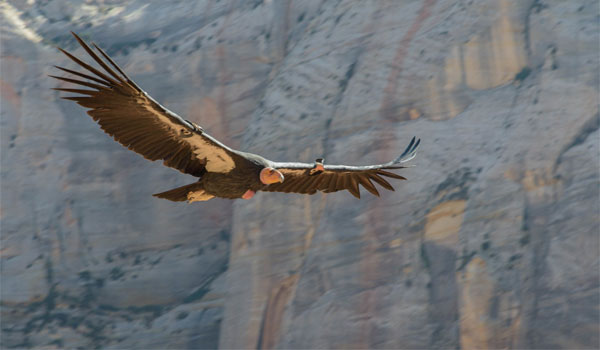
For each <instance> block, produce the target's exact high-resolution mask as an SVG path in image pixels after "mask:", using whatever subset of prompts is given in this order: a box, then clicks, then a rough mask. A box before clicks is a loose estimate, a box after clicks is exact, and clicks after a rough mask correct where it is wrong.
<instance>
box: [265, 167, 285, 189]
mask: <svg viewBox="0 0 600 350" xmlns="http://www.w3.org/2000/svg"><path fill="white" fill-rule="evenodd" d="M260 182H262V183H263V184H265V185H269V184H274V183H277V182H283V174H282V173H281V172H280V171H279V170H277V169H274V168H271V167H267V168H264V169H263V170H261V171H260Z"/></svg>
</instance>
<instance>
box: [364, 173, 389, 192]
mask: <svg viewBox="0 0 600 350" xmlns="http://www.w3.org/2000/svg"><path fill="white" fill-rule="evenodd" d="M370 177H371V180H373V181H375V182H377V183H378V184H380V185H381V186H382V187H384V188H385V189H387V190H390V191H394V187H392V185H390V183H389V182H387V181H386V180H385V179H384V178H382V177H381V176H379V175H377V174H370Z"/></svg>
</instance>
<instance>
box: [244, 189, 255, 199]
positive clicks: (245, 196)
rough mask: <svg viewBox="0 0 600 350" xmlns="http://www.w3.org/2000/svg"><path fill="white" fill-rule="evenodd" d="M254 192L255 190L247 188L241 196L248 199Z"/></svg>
mask: <svg viewBox="0 0 600 350" xmlns="http://www.w3.org/2000/svg"><path fill="white" fill-rule="evenodd" d="M255 194H256V192H254V191H252V190H248V191H246V192H245V193H244V194H243V195H242V198H243V199H250V198H252V197H254V195H255Z"/></svg>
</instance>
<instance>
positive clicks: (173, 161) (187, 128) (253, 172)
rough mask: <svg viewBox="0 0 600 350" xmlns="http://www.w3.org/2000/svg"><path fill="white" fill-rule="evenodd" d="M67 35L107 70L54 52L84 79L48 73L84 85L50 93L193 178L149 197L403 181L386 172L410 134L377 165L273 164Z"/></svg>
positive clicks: (396, 163) (198, 197)
mask: <svg viewBox="0 0 600 350" xmlns="http://www.w3.org/2000/svg"><path fill="white" fill-rule="evenodd" d="M73 35H74V36H75V38H76V39H77V41H78V42H79V43H80V44H81V46H82V47H83V48H84V49H85V50H86V52H87V53H88V54H89V55H90V56H91V57H92V58H93V59H94V60H95V61H96V62H97V63H98V64H99V65H100V66H101V67H102V69H103V70H104V71H105V72H106V73H107V74H106V73H104V72H102V71H100V70H98V69H96V68H94V67H92V66H90V65H89V64H87V63H85V62H83V61H81V60H80V59H78V58H76V57H75V56H73V55H72V54H70V53H68V52H66V51H64V50H62V49H60V50H61V51H62V52H63V53H65V54H66V55H67V56H68V57H69V58H70V59H72V60H73V61H75V62H76V63H77V64H79V65H80V66H81V67H83V68H85V69H86V70H87V72H86V73H81V72H77V71H74V70H70V69H66V68H61V67H57V68H59V69H61V70H63V71H65V72H67V73H70V74H72V75H75V76H77V77H81V78H85V79H86V81H84V80H79V79H73V78H66V77H58V76H52V77H54V78H56V79H59V80H62V81H66V82H68V83H72V84H77V85H79V86H83V87H88V88H91V89H92V90H90V89H72V88H56V89H55V90H60V91H66V92H71V93H77V94H79V95H83V96H67V97H63V98H65V99H68V100H73V101H76V102H77V103H78V104H80V105H82V106H84V107H87V108H90V110H89V111H88V114H89V115H90V116H91V117H92V118H93V119H94V120H95V121H96V122H98V124H100V127H101V128H102V129H103V130H104V131H105V132H106V133H107V134H109V135H111V136H113V138H114V139H115V140H116V141H118V142H119V143H121V144H122V145H123V146H125V147H127V148H129V149H130V150H133V151H135V152H137V153H140V154H141V155H142V156H144V157H145V158H147V159H150V160H159V159H160V160H163V162H164V164H165V165H166V166H169V167H172V168H175V169H178V170H179V171H181V172H183V173H186V174H190V175H193V176H196V177H197V178H198V181H197V182H194V183H192V184H189V185H185V186H181V187H178V188H175V189H172V190H169V191H166V192H162V193H158V194H155V195H154V196H156V197H159V198H165V199H169V200H172V201H188V202H195V201H205V200H209V199H211V198H214V197H220V198H230V199H236V198H244V199H250V198H252V197H253V196H254V194H255V193H256V192H258V191H266V192H286V193H287V192H294V193H304V194H314V193H316V192H318V191H321V192H326V193H328V192H335V191H340V190H348V191H349V192H350V193H352V194H353V195H354V196H355V197H358V198H360V192H359V185H362V186H363V187H364V188H365V189H367V190H368V191H369V192H371V193H373V194H374V195H377V196H379V192H378V191H377V189H376V188H375V186H374V185H373V181H374V182H375V183H377V184H379V185H381V186H382V187H384V188H386V189H388V190H391V191H393V190H394V188H393V187H392V186H391V185H390V184H389V183H388V182H387V181H386V180H385V179H384V177H391V178H395V179H400V180H406V179H405V178H404V177H402V176H400V175H398V174H395V173H392V172H390V171H388V170H390V169H399V168H404V167H405V166H403V165H401V164H402V163H405V162H407V161H408V160H410V159H412V158H414V156H415V151H416V148H417V146H418V145H419V140H417V141H415V138H413V139H412V141H411V142H410V144H409V146H408V147H407V148H406V150H405V151H404V153H403V154H402V155H401V156H399V157H398V158H396V159H395V160H393V161H391V162H388V163H385V164H378V165H370V166H345V165H325V164H324V161H323V159H322V158H318V159H317V160H316V161H315V162H314V163H288V162H286V163H281V162H273V161H270V160H268V159H266V158H264V157H262V156H259V155H257V154H252V153H248V152H242V151H238V150H234V149H231V148H229V147H227V146H226V145H224V144H222V143H221V142H219V141H218V140H216V139H215V138H213V137H212V136H210V135H209V134H208V133H206V132H205V131H204V130H203V129H202V128H201V127H200V126H198V125H197V124H195V123H193V122H190V121H188V120H185V119H183V118H181V117H180V116H178V115H177V114H175V113H173V112H171V111H169V110H168V109H166V108H165V107H163V106H161V105H160V104H159V103H158V102H156V101H155V100H154V99H152V97H150V96H149V95H148V94H147V93H146V92H145V91H143V90H142V89H141V88H140V87H139V86H138V85H137V84H136V83H134V82H133V81H132V80H131V79H130V78H129V77H128V76H127V75H126V74H125V73H124V72H123V71H122V70H121V68H120V67H119V66H117V64H116V63H115V62H114V61H113V60H112V59H111V58H110V57H109V56H108V55H107V54H106V53H104V51H102V50H101V49H100V48H99V47H98V46H96V45H95V44H93V46H94V47H95V48H96V49H97V50H98V52H99V53H100V54H101V55H102V56H103V57H104V59H105V60H106V61H107V62H109V63H110V64H111V65H112V67H113V68H114V69H113V68H111V67H109V66H108V65H107V64H106V61H105V60H102V59H101V58H100V57H99V56H98V55H97V54H96V53H95V52H94V51H93V50H92V49H91V48H90V47H89V46H88V45H87V44H86V43H85V42H84V41H83V40H81V39H80V38H79V37H78V36H77V35H76V34H74V33H73ZM90 73H91V75H90Z"/></svg>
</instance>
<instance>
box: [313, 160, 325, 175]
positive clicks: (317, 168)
mask: <svg viewBox="0 0 600 350" xmlns="http://www.w3.org/2000/svg"><path fill="white" fill-rule="evenodd" d="M324 161H325V159H323V158H317V159H315V165H314V166H313V168H312V169H310V172H309V175H317V174H320V173H322V172H323V171H325V167H324V166H323V162H324Z"/></svg>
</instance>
